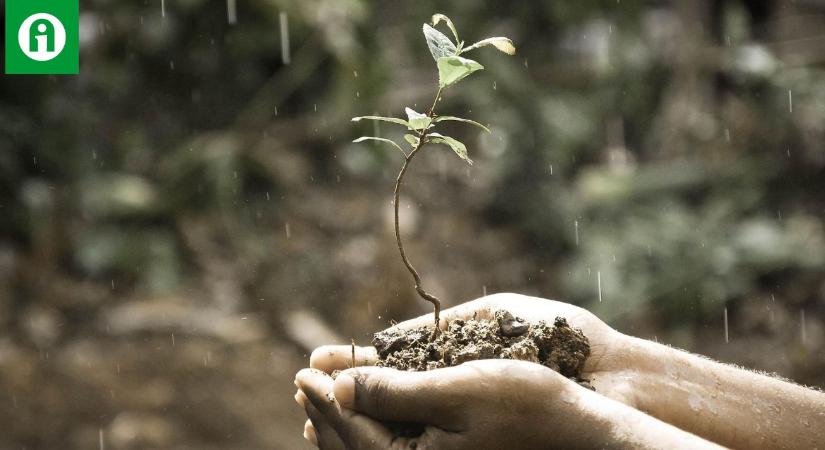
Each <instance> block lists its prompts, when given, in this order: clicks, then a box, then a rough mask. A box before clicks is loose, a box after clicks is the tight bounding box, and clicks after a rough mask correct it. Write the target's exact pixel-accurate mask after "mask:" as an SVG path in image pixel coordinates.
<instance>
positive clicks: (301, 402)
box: [295, 389, 309, 408]
mask: <svg viewBox="0 0 825 450" xmlns="http://www.w3.org/2000/svg"><path fill="white" fill-rule="evenodd" d="M308 401H309V400H307V396H306V394H304V393H303V392H302V391H301V390H300V389H298V392H296V393H295V403H297V404H298V406H300V407H302V408H305V407H306V402H308Z"/></svg>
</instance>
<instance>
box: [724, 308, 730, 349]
mask: <svg viewBox="0 0 825 450" xmlns="http://www.w3.org/2000/svg"><path fill="white" fill-rule="evenodd" d="M728 342H730V340H729V335H728V308H727V307H725V343H726V344H727V343H728Z"/></svg>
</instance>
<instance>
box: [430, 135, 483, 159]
mask: <svg viewBox="0 0 825 450" xmlns="http://www.w3.org/2000/svg"><path fill="white" fill-rule="evenodd" d="M427 142H430V143H433V144H444V145H446V146H448V147H450V148H451V149H453V151H454V152H455V154H456V155H458V157H459V158H461V159H463V160H464V161H467V163H468V164H470V165H471V166H472V165H473V160H472V159H470V158H469V156H468V155H467V146H466V145H464V144H463V143H461V141H459V140H457V139H453V138H451V137H449V136H442V135H440V134H438V133H430V134H428V135H427Z"/></svg>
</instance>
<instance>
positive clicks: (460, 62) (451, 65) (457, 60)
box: [438, 56, 484, 88]
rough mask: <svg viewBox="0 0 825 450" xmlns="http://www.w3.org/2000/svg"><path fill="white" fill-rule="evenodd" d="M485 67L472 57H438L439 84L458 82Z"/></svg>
mask: <svg viewBox="0 0 825 450" xmlns="http://www.w3.org/2000/svg"><path fill="white" fill-rule="evenodd" d="M482 69H484V66H482V65H481V64H479V63H477V62H476V61H473V60H472V59H467V58H462V57H460V56H447V57H442V58H438V86H439V87H442V88H444V87H447V86H450V85H453V84H456V83H458V82H459V81H461V80H463V79H464V78H465V77H467V76H468V75H470V74H471V73H473V72H476V71H478V70H482Z"/></svg>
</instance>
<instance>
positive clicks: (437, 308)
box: [393, 87, 443, 336]
mask: <svg viewBox="0 0 825 450" xmlns="http://www.w3.org/2000/svg"><path fill="white" fill-rule="evenodd" d="M442 90H443V88H441V87H439V88H438V92H437V93H436V94H435V100H433V105H432V106H431V107H430V111H429V112H428V113H427V115H428V116H430V117H433V114H434V113H435V106H436V105H437V104H438V99H439V98H440V97H441V91H442ZM427 131H428V130H427V129H424V130H423V131H422V132H421V133H420V134H419V137H418V144H417V145H416V146H415V148H414V149H413V150H412V151H411V152H410V154H409V155H406V158H404V165H403V166H401V171H400V172H398V179H397V180H396V181H395V199H394V201H393V206H394V207H395V242H396V243H397V244H398V252H399V253H401V260H403V261H404V265H405V266H407V270H408V271H409V272H410V274H411V275H412V277H413V279H414V280H415V291H416V292H418V295H419V296H420V297H421V298H423V299H424V300H426V301H428V302H430V303H432V304H433V315H434V316H435V334H437V333H438V322H439V316H440V314H441V300H439V299H438V298H437V297H436V296H434V295H432V294H430V293H429V292H427V291H426V290H424V287H423V286H422V285H421V276H420V275H419V274H418V271H417V270H415V267H413V265H412V264H411V263H410V260H409V259H407V254H406V253H405V252H404V244H403V242H401V230H400V228H399V221H398V208H399V204H400V201H399V197H400V194H401V184H402V183H403V181H404V175H405V174H406V173H407V168H409V166H410V162H412V160H413V158H414V157H415V155H416V154H418V151H419V150H421V147H423V146H424V141H425V138H426V137H427ZM435 334H433V336H435Z"/></svg>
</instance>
